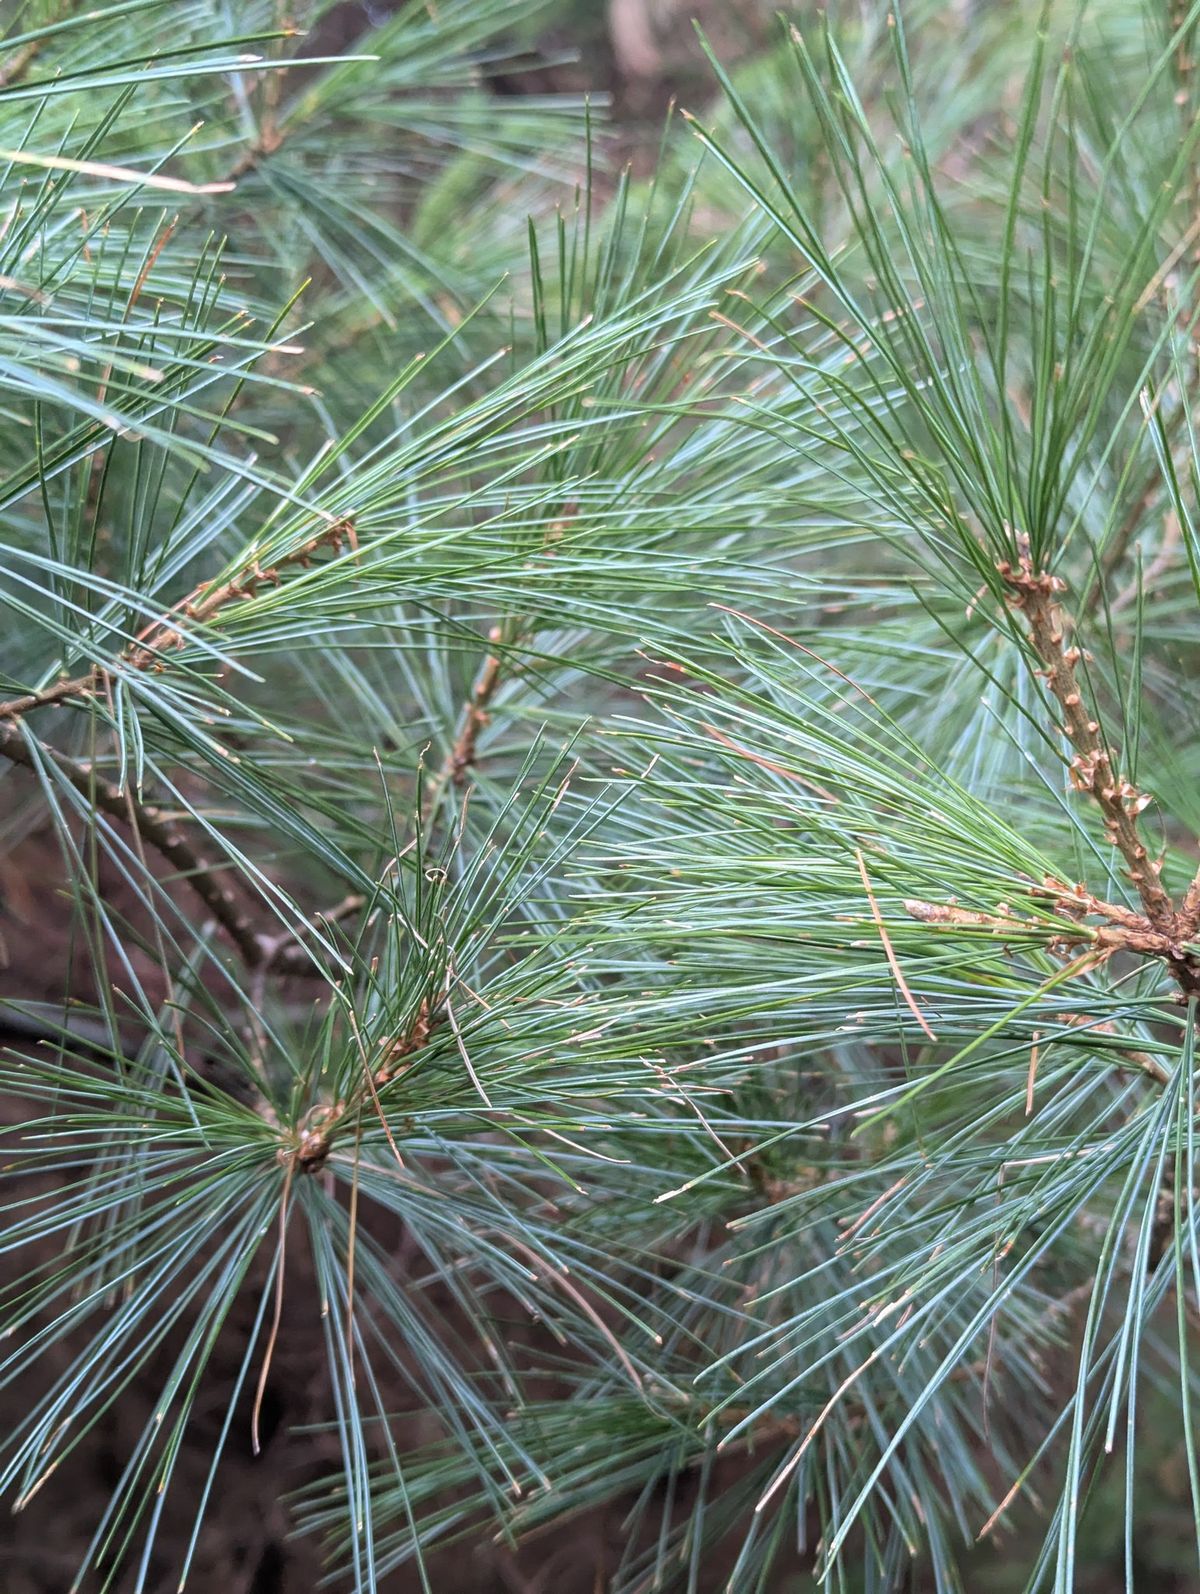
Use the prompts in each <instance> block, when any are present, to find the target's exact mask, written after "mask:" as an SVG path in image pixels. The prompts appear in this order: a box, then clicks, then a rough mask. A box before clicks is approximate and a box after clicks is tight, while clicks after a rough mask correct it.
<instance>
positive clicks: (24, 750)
mask: <svg viewBox="0 0 1200 1594" xmlns="http://www.w3.org/2000/svg"><path fill="white" fill-rule="evenodd" d="M35 745H36V748H37V752H36V753H35V752H34V750H33V748H32V747H31V746H30V744H29V742H27V741H26V739H25V737H24V735H23V734H22V732H21V730H20V728H19V726H17V725H14V724H9V725H0V754H3V756H4V757H5V758H7V759H8V760H9V762H10V763H13V764H20V765H22V766H23V767H24V768H26V769H29V770H33V771H34V772H36V771H37V769H38V760H39V758H41V759H44V760H46V761H47V762H48V763H51V764H53V765H54V767H55V768H56V769H57V770H58V772H59V773H60V774H61V775H62V776H63V778H64V779H65V780H66V781H67V782H68V784H69V785H71V786H73V787H74V789H75V790H76V791H77V792H79V794H80V795H81V796H82V797H83V798H85V799H86V801H87V802H89V803H90V804H92V805H93V806H94V807H95V808H97V809H98V810H99V811H100V812H101V813H104V814H107V815H108V816H109V818H110V819H117V820H119V821H121V823H122V824H132V825H133V826H134V827H135V828H136V830H137V833H138V835H139V836H140V837H141V839H142V840H143V841H144V842H145V843H146V844H147V845H148V846H150V847H153V849H154V850H155V852H157V853H159V854H160V856H161V857H163V858H165V859H166V860H167V862H168V863H169V864H171V866H172V867H173V868H174V869H175V871H176V872H177V874H178V875H179V878H180V879H181V880H183V881H184V882H186V884H187V885H188V886H189V887H190V888H191V890H192V891H193V892H195V894H196V896H198V897H199V898H200V900H201V902H202V903H203V904H204V906H205V907H206V908H207V909H208V911H209V913H211V915H212V917H213V918H214V919H215V920H216V922H217V923H218V924H219V925H220V926H221V928H222V929H223V930H224V931H225V932H226V934H227V935H228V936H229V938H230V940H231V941H233V943H234V945H235V946H236V947H237V949H238V951H239V952H240V953H241V955H242V957H243V958H244V959H245V960H246V962H247V963H248V964H249V965H250V967H252V968H253V967H256V966H257V965H258V964H259V963H260V962H261V961H262V957H263V943H262V940H261V938H260V937H259V936H258V935H257V934H256V932H255V930H254V926H253V924H252V922H251V920H250V917H249V915H248V914H246V913H245V912H243V911H242V909H241V908H240V907H239V906H238V899H237V895H236V892H235V889H234V886H235V878H234V876H233V875H232V874H231V873H230V871H229V870H228V869H227V868H224V867H222V866H221V865H214V864H211V863H209V862H208V860H207V859H205V858H204V857H202V856H201V855H200V854H199V853H197V852H196V851H194V849H193V848H192V846H191V843H190V842H189V841H188V840H187V838H186V837H185V836H184V835H183V833H182V831H181V830H180V829H179V827H178V826H177V825H176V824H175V823H174V821H173V820H171V819H168V818H167V817H166V816H165V815H164V814H163V813H161V812H160V811H159V810H158V809H157V808H152V807H150V806H149V805H148V804H146V803H143V802H139V801H138V800H137V799H136V798H135V797H134V796H133V795H132V793H130V792H128V791H125V790H122V788H121V787H119V786H115V785H114V784H113V783H112V781H110V780H106V779H105V778H104V777H103V776H102V775H101V774H99V772H98V771H97V770H95V769H93V768H91V767H89V766H87V765H85V764H79V763H77V762H76V761H75V760H74V759H72V758H68V757H67V755H66V754H65V753H60V752H59V751H58V750H57V748H53V747H49V746H47V745H46V743H45V742H37V743H36V744H35Z"/></svg>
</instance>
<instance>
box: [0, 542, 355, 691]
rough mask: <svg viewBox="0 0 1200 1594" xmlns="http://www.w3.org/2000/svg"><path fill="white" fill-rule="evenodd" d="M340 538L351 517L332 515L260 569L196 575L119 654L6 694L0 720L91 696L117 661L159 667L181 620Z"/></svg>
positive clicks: (251, 592) (336, 545)
mask: <svg viewBox="0 0 1200 1594" xmlns="http://www.w3.org/2000/svg"><path fill="white" fill-rule="evenodd" d="M343 543H347V544H348V545H349V546H350V547H351V548H356V547H357V546H358V542H357V538H356V536H355V531H354V523H353V521H351V520H349V519H343V520H336V521H332V522H331V523H330V524H329V525H327V526H323V527H322V529H321V530H320V531H318V532H316V533H314V535H313V536H311V537H309V538H307V539H306V540H305V541H304V542H303V543H301V544H300V546H299V547H298V548H295V549H293V550H292V551H291V552H290V553H286V554H281V555H280V556H279V557H278V558H277V559H276V561H275V563H274V564H272V565H268V566H267V567H266V568H265V569H264V568H263V566H262V565H261V564H260V563H259V561H258V560H257V559H255V560H252V561H251V562H250V564H249V565H248V566H247V567H246V568H244V569H242V570H240V571H239V572H238V573H237V574H236V575H234V576H230V578H229V579H228V580H227V581H222V582H212V581H202V582H201V583H200V584H199V585H198V586H196V587H194V588H193V589H192V591H191V592H189V593H188V594H187V596H186V597H183V598H181V599H180V600H179V601H178V603H174V604H172V605H171V607H170V608H169V609H167V610H165V611H164V613H163V614H161V615H160V616H159V617H158V619H156V620H152V621H151V622H150V623H149V625H147V626H144V627H143V628H142V630H141V631H139V632H138V634H137V636H136V637H135V638H134V640H133V641H132V642H131V643H130V644H129V646H128V647H127V648H126V649H125V651H124V652H123V654H122V655H121V657H120V659H119V660H117V661H114V663H112V664H110V665H99V664H97V665H94V666H93V667H92V668H91V669H90V670H89V671H88V672H87V674H86V675H79V676H74V677H71V678H69V679H63V680H61V681H56V682H55V684H54V685H53V686H47V687H44V688H42V689H41V690H40V691H37V692H27V693H26V694H25V695H24V696H23V697H15V698H10V699H9V700H8V701H7V702H4V703H0V720H14V719H19V718H20V717H21V716H22V715H24V714H30V713H32V712H33V711H34V710H35V709H39V708H45V707H47V706H48V705H49V704H53V703H65V702H67V701H68V700H70V699H71V698H77V697H91V696H93V695H94V694H95V693H96V692H97V691H98V690H99V689H100V688H101V687H102V686H103V685H104V683H105V681H106V680H107V679H109V678H111V677H113V676H117V675H119V673H120V666H121V665H124V666H125V667H126V668H128V669H132V670H138V671H145V670H155V671H158V670H161V669H162V667H163V654H164V653H167V652H170V651H172V650H177V649H179V648H182V647H184V646H185V644H186V642H187V629H186V625H187V623H191V624H200V625H207V624H211V622H212V621H213V620H215V619H216V617H217V615H218V614H219V613H220V611H221V610H222V609H224V608H226V607H227V606H228V605H229V604H231V603H235V602H239V601H240V600H241V599H243V598H252V597H254V596H255V594H256V593H257V592H258V590H259V589H260V588H261V587H262V586H263V585H264V584H269V585H271V586H278V585H279V572H280V571H281V570H282V569H284V568H285V567H287V566H290V565H300V566H302V567H303V568H305V569H307V567H308V566H309V565H310V564H311V563H312V559H313V556H314V554H316V553H317V552H319V550H320V549H321V548H323V547H328V548H331V549H332V550H333V552H334V553H335V554H336V553H338V552H340V550H341V547H342V544H343Z"/></svg>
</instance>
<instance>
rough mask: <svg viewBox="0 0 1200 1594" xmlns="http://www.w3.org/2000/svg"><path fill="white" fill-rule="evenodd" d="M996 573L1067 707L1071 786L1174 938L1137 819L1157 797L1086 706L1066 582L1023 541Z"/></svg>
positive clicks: (1171, 912)
mask: <svg viewBox="0 0 1200 1594" xmlns="http://www.w3.org/2000/svg"><path fill="white" fill-rule="evenodd" d="M997 569H998V571H999V574H1000V576H1001V578H1002V580H1003V581H1004V584H1005V586H1006V587H1007V589H1008V601H1009V604H1010V606H1011V607H1012V608H1013V609H1015V610H1017V611H1018V612H1019V613H1020V614H1021V615H1022V616H1023V617H1024V619H1025V622H1026V624H1027V626H1028V628H1029V641H1030V643H1031V645H1032V647H1033V651H1034V652H1035V653H1036V655H1037V657H1038V659H1039V660H1040V662H1041V669H1040V670H1039V671H1038V673H1039V674H1040V675H1041V676H1042V678H1043V679H1044V680H1045V682H1046V685H1047V687H1048V688H1049V690H1050V692H1051V694H1052V696H1053V697H1054V698H1055V700H1056V702H1057V703H1058V705H1059V707H1060V709H1061V710H1062V713H1063V720H1064V723H1063V725H1062V732H1063V734H1064V736H1065V737H1066V738H1067V741H1068V742H1069V743H1070V744H1071V747H1072V749H1073V752H1074V756H1073V757H1072V759H1071V763H1070V771H1071V781H1072V784H1073V785H1074V786H1075V789H1076V790H1077V791H1080V792H1086V793H1087V794H1088V795H1089V796H1090V797H1091V798H1092V799H1093V800H1094V801H1095V803H1096V805H1097V807H1098V808H1099V809H1100V812H1101V814H1102V815H1103V816H1104V828H1105V830H1106V832H1107V833H1108V836H1109V839H1110V840H1111V842H1112V844H1113V845H1114V846H1115V847H1116V849H1117V851H1118V852H1119V853H1120V854H1121V856H1122V858H1124V860H1125V865H1126V870H1127V873H1128V875H1129V878H1130V879H1131V880H1132V881H1133V883H1134V885H1135V887H1136V888H1137V892H1138V895H1139V896H1140V897H1141V899H1142V905H1143V907H1144V908H1145V910H1146V917H1147V918H1148V919H1149V920H1150V922H1151V924H1153V925H1154V926H1155V927H1156V928H1157V929H1160V930H1162V931H1164V932H1171V933H1173V932H1174V930H1175V909H1174V906H1173V905H1172V902H1171V899H1170V897H1169V896H1168V895H1167V893H1166V891H1165V890H1164V889H1163V886H1162V882H1161V881H1160V880H1159V878H1158V873H1159V865H1158V864H1157V863H1155V862H1154V861H1153V860H1152V859H1151V858H1150V856H1149V854H1148V852H1147V850H1146V847H1145V844H1144V843H1143V841H1142V838H1141V834H1140V831H1139V828H1138V816H1139V815H1140V814H1141V812H1142V810H1143V809H1144V808H1145V807H1146V806H1147V804H1148V803H1149V802H1150V800H1151V799H1150V796H1149V794H1148V793H1146V792H1141V791H1139V790H1138V789H1137V787H1136V786H1135V785H1134V784H1133V782H1132V781H1130V780H1128V779H1127V778H1126V777H1125V776H1124V775H1122V773H1121V771H1120V770H1119V769H1118V767H1117V761H1116V755H1115V754H1114V753H1113V752H1112V750H1111V749H1110V748H1109V747H1108V746H1107V744H1106V742H1105V740H1104V738H1103V736H1102V735H1101V732H1100V724H1099V722H1098V721H1097V720H1094V719H1093V718H1092V717H1091V712H1090V710H1089V708H1088V707H1087V705H1086V704H1085V703H1084V698H1083V691H1082V688H1081V685H1080V682H1079V678H1078V675H1077V670H1076V667H1077V665H1078V664H1079V661H1080V659H1082V657H1083V653H1082V651H1081V649H1080V648H1078V647H1076V646H1074V645H1073V644H1072V645H1069V646H1068V645H1067V635H1066V633H1067V628H1068V620H1067V616H1066V614H1065V613H1064V611H1063V608H1062V605H1061V604H1060V602H1059V595H1060V594H1061V593H1063V592H1065V591H1066V583H1065V582H1064V581H1062V580H1061V579H1060V578H1059V577H1058V576H1055V575H1051V574H1050V572H1049V571H1044V570H1036V569H1035V568H1034V565H1033V560H1032V557H1031V555H1030V552H1029V544H1028V540H1027V539H1024V538H1023V539H1022V540H1021V543H1020V552H1019V555H1018V559H1017V563H1016V564H1015V565H1013V564H1011V563H1010V562H1009V561H1007V560H1005V561H1003V562H1002V563H1001V564H1000V565H998V566H997Z"/></svg>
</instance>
